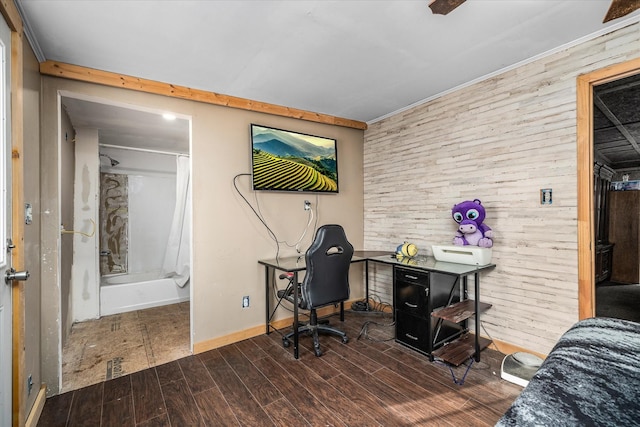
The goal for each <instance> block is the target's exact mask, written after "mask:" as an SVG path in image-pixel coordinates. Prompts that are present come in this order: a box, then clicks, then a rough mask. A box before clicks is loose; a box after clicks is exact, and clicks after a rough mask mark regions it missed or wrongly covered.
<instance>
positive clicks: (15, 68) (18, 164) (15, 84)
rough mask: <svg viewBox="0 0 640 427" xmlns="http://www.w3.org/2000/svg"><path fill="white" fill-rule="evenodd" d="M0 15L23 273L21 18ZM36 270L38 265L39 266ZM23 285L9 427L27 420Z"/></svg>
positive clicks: (17, 254) (5, 5)
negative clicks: (6, 38)
mask: <svg viewBox="0 0 640 427" xmlns="http://www.w3.org/2000/svg"><path fill="white" fill-rule="evenodd" d="M0 14H2V16H3V18H4V20H5V22H6V23H7V25H8V26H9V29H10V30H11V107H10V108H11V168H12V171H11V178H12V183H11V191H12V212H11V216H12V221H13V229H12V239H13V242H14V244H15V245H16V247H15V249H14V250H13V251H12V260H13V267H14V268H15V269H16V270H24V267H25V259H24V180H23V173H24V164H23V162H24V160H23V153H24V150H23V131H24V129H23V114H24V113H23V98H22V86H23V63H22V61H23V51H22V48H23V43H24V41H23V34H24V27H23V23H22V18H20V14H19V13H18V9H17V8H16V6H15V3H14V2H13V1H9V2H0ZM38 267H39V264H38ZM24 286H25V284H24V282H21V281H20V282H14V284H13V292H12V293H13V295H12V303H11V304H12V310H13V321H12V331H13V336H12V340H13V343H12V354H11V371H12V383H13V384H12V387H11V388H12V390H11V396H12V407H13V408H12V412H13V414H12V417H11V420H12V424H13V426H19V425H21V424H24V422H25V420H26V413H27V408H26V399H24V392H25V388H26V387H25V383H26V378H25V374H24V372H25V357H24V356H25V355H24V350H23V348H24V334H25V329H24Z"/></svg>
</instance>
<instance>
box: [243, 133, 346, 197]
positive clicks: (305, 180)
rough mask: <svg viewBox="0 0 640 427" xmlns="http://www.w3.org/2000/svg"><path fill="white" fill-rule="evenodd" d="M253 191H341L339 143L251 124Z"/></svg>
mask: <svg viewBox="0 0 640 427" xmlns="http://www.w3.org/2000/svg"><path fill="white" fill-rule="evenodd" d="M251 144H252V165H253V189H254V190H277V191H308V192H328V193H337V192H338V161H337V150H336V140H335V139H331V138H323V137H319V136H313V135H307V134H303V133H298V132H292V131H286V130H282V129H275V128H270V127H265V126H259V125H251Z"/></svg>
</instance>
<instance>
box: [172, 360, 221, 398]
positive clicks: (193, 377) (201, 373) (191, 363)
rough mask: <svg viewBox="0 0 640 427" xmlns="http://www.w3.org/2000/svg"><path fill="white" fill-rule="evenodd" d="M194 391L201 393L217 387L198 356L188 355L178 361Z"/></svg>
mask: <svg viewBox="0 0 640 427" xmlns="http://www.w3.org/2000/svg"><path fill="white" fill-rule="evenodd" d="M178 364H179V365H180V368H181V369H182V373H183V375H184V378H185V380H186V381H187V384H188V385H189V388H190V389H191V392H192V393H200V392H202V391H204V390H208V389H210V388H213V387H215V383H214V382H213V378H211V376H210V375H209V371H208V370H207V368H205V366H204V365H203V364H202V361H201V360H200V358H199V357H197V356H188V357H184V358H182V359H180V360H179V361H178Z"/></svg>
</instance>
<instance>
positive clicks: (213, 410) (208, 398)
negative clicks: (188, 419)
mask: <svg viewBox="0 0 640 427" xmlns="http://www.w3.org/2000/svg"><path fill="white" fill-rule="evenodd" d="M193 398H194V399H195V401H196V404H197V405H198V409H199V411H200V415H201V416H202V419H203V420H204V423H205V425H208V426H214V425H215V426H220V427H232V426H239V425H240V423H239V422H238V420H237V419H236V416H235V415H234V413H233V411H232V410H231V408H230V407H229V404H228V403H227V401H226V400H225V398H224V396H223V395H222V393H220V390H219V389H218V387H217V386H216V387H215V388H212V389H209V390H206V391H203V392H202V393H198V394H194V395H193Z"/></svg>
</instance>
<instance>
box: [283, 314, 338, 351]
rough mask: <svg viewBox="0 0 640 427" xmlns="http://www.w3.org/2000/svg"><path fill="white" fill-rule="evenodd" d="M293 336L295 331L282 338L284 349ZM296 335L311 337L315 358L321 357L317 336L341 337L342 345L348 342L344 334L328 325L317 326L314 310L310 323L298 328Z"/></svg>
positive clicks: (289, 343)
mask: <svg viewBox="0 0 640 427" xmlns="http://www.w3.org/2000/svg"><path fill="white" fill-rule="evenodd" d="M294 334H295V331H292V332H289V333H288V334H286V335H285V336H283V337H282V345H283V346H284V347H289V345H291V342H290V341H289V340H290V339H291V337H293V336H294ZM298 334H307V335H311V336H313V350H314V353H315V354H316V356H317V357H320V356H322V351H321V350H320V339H319V334H329V335H335V336H338V337H341V338H342V343H343V344H346V343H348V342H349V338H348V337H347V334H346V332H343V331H341V330H339V329H335V328H332V327H331V326H329V325H325V324H322V323H321V324H318V318H317V315H316V313H315V310H312V312H311V321H310V322H309V323H308V324H306V325H302V326H299V327H298Z"/></svg>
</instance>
